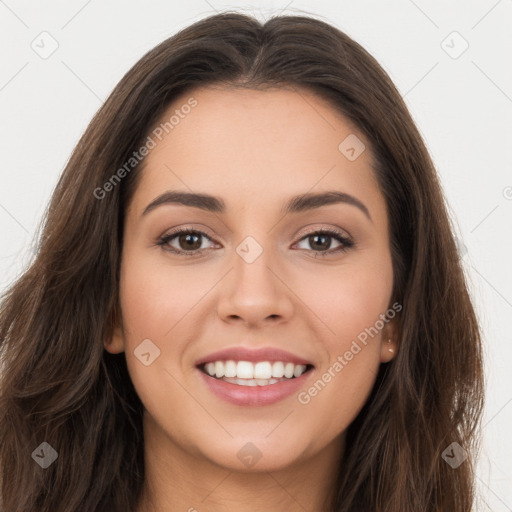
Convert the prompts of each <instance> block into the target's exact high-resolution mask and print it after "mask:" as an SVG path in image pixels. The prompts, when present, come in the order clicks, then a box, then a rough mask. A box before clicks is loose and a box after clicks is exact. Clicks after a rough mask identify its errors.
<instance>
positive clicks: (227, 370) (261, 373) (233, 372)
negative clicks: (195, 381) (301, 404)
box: [204, 360, 306, 386]
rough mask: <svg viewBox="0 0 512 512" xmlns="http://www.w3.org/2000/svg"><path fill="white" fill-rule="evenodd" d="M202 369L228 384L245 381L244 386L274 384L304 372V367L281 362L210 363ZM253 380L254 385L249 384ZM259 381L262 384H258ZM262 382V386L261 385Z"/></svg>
mask: <svg viewBox="0 0 512 512" xmlns="http://www.w3.org/2000/svg"><path fill="white" fill-rule="evenodd" d="M204 369H205V371H206V373H207V374H208V375H210V376H211V377H216V378H218V379H221V378H223V377H224V380H226V381H228V382H230V381H232V380H233V381H234V380H236V379H246V380H245V381H244V384H245V385H249V386H251V385H260V386H264V385H265V386H266V385H267V384H269V383H270V384H274V383H275V382H278V381H275V382H272V381H273V380H274V379H282V378H283V377H285V378H287V379H291V378H292V377H300V376H301V375H302V374H303V373H304V372H305V371H306V365H304V364H297V365H296V364H293V363H286V362H282V361H276V362H274V363H271V362H269V361H259V362H257V363H252V362H250V361H238V362H235V361H232V360H230V361H212V362H209V363H206V364H205V366H204ZM252 380H255V383H254V384H251V383H250V382H251V381H252ZM258 381H261V382H262V384H259V382H258ZM263 382H264V384H263Z"/></svg>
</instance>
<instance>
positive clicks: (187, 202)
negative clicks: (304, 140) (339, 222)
mask: <svg viewBox="0 0 512 512" xmlns="http://www.w3.org/2000/svg"><path fill="white" fill-rule="evenodd" d="M338 203H344V204H349V205H351V206H355V207H356V208H359V210H361V211H362V212H363V213H364V214H365V215H366V217H368V219H369V220H370V221H372V218H371V216H370V212H369V211H368V208H367V207H366V206H365V205H364V204H363V203H362V202H361V201H360V200H359V199H357V198H356V197H354V196H352V195H350V194H346V193H345V192H339V191H337V190H329V191H327V192H320V193H306V194H301V195H298V196H294V197H292V198H291V199H290V200H289V201H288V202H287V203H286V205H285V206H284V207H283V208H282V210H281V213H283V214H288V213H300V212H304V211H308V210H312V209H315V208H320V207H322V206H327V205H331V204H338ZM166 204H181V205H183V206H190V207H192V208H199V209H201V210H205V211H208V212H212V213H225V212H226V204H225V203H224V201H223V200H222V199H221V198H220V197H215V196H211V195H209V194H199V193H193V192H180V191H176V190H169V191H167V192H164V193H163V194H162V195H160V196H158V197H157V198H156V199H154V200H153V201H151V203H149V204H148V205H147V206H146V208H145V209H144V211H143V212H142V216H144V215H147V214H148V213H149V212H151V211H152V210H154V209H155V208H157V207H158V206H162V205H166ZM372 222H373V221H372Z"/></svg>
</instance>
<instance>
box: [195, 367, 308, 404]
mask: <svg viewBox="0 0 512 512" xmlns="http://www.w3.org/2000/svg"><path fill="white" fill-rule="evenodd" d="M197 371H198V372H199V373H200V374H201V376H202V378H203V379H204V382H205V383H206V385H207V386H208V388H209V389H210V391H211V392H212V393H214V394H215V395H217V396H218V397H219V398H222V399H223V400H225V401H227V402H230V403H232V404H235V405H250V406H258V405H270V404H274V403H276V402H279V401H280V400H284V399H285V398H287V397H288V396H290V395H292V394H294V393H297V392H298V391H299V389H300V388H301V387H302V386H303V385H304V383H305V381H306V379H308V378H309V376H310V375H311V374H312V373H313V369H311V370H308V371H307V372H305V373H303V374H302V375H301V376H300V377H296V378H294V379H289V380H283V381H281V382H276V383H275V384H268V385H267V386H239V385H238V384H232V383H231V382H226V381H223V380H221V379H216V378H215V377H210V376H209V375H207V374H206V373H204V372H202V371H201V370H199V369H198V370H197Z"/></svg>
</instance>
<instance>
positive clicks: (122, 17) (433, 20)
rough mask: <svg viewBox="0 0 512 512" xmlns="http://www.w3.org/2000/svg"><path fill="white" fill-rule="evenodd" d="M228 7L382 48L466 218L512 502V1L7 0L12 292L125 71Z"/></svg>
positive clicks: (492, 444) (494, 450) (489, 445)
mask: <svg viewBox="0 0 512 512" xmlns="http://www.w3.org/2000/svg"><path fill="white" fill-rule="evenodd" d="M226 9H235V10H238V11H241V12H245V13H250V14H254V15H256V16H257V17H258V18H259V19H261V20H264V19H265V18H268V17H269V16H270V15H272V14H278V13H282V14H299V15H301V14H306V15H313V16H314V17H318V18H320V19H323V20H324V21H327V22H329V23H331V24H333V25H335V26H336V27H338V28H340V29H341V30H343V31H344V32H346V33H347V34H348V35H349V36H351V37H352V38H354V39H355V40H356V41H357V42H359V43H360V44H362V45H363V46H364V47H365V48H366V49H367V50H368V51H369V52H370V53H371V54H372V55H374V56H375V57H376V58H377V60H378V61H379V62H380V64H381V65H382V66H383V67H384V69H385V70H386V71H387V72H388V73H389V75H390V76H391V78H392V80H393V81H394V82H395V84H396V85H397V87H398V89H399V90H400V92H401V93H402V95H403V96H404V97H405V100H406V102H407V104H408V106H409V109H410V111H411V114H412V115H413V117H414V119H415V121H416V123H417V125H418V127H419V129H420V131H421V133H422V134H423V137H424V138H425V141H426V143H427V146H428V148H429V150H430V152H431V155H432V157H433V159H434V162H435V164H436V166H437V169H438V172H439V175H440V177H441V180H442V184H443V188H444V191H445V194H446V196H447V199H448V202H449V204H450V207H451V212H452V215H453V218H454V219H455V221H456V223H457V225H458V226H459V228H458V233H457V236H458V237H459V239H460V242H461V246H460V247H461V253H462V254H463V263H464V266H465V268H466V270H467V275H468V279H469V282H470V284H471V290H472V294H473V297H474V301H475V304H476V306H477V309H478V314H479V317H480V320H481V322H482V327H483V330H484V336H485V351H486V358H487V360H486V365H487V368H486V373H487V385H488V393H487V405H486V412H485V417H484V420H483V425H484V429H483V434H484V437H483V443H482V448H483V449H482V454H481V458H480V461H479V467H478V484H479V486H480V493H481V496H482V500H481V501H482V503H481V504H480V506H479V508H478V510H492V511H493V512H505V511H512V439H511V433H512V428H511V427H512V385H511V384H512V368H511V367H512V336H511V334H510V327H509V321H510V319H511V318H512V275H511V274H512V273H511V271H510V265H511V262H512V243H511V235H512V230H511V226H512V222H511V220H512V165H511V162H512V144H511V142H512V137H511V135H512V65H511V62H512V59H511V55H512V0H499V1H497V0H485V1H480V2H475V1H452V2H449V3H447V2H441V1H435V2H432V1H431V2H427V1H426V0H415V1H412V0H392V1H387V2H379V1H377V0H372V1H369V0H367V1H358V2H356V1H355V0H352V1H350V2H349V1H338V2H334V1H320V2H314V3H313V2H310V3H304V2H301V1H299V0H295V1H292V2H289V0H285V1H274V2H272V1H267V2H260V3H259V4H255V3H253V4H250V3H248V2H238V3H234V4H233V3H231V4H228V3H223V2H221V1H214V0H208V1H206V0H194V1H187V2H172V3H171V2H169V1H167V2H166V1H164V0H160V1H153V2H151V3H149V2H134V1H131V2H127V1H124V2H123V1H121V0H116V1H108V2H107V1H100V0H89V1H87V0H72V1H55V0H51V1H50V0H49V1H46V2H44V4H43V3H39V2H28V1H23V0H17V1H16V0H5V1H3V0H0V44H1V48H2V65H1V69H0V115H1V118H2V123H1V125H0V145H1V166H0V290H3V289H4V288H5V287H6V286H7V284H9V283H10V282H12V281H13V279H14V278H15V277H16V276H17V275H19V273H20V271H21V270H22V268H23V267H24V265H26V264H27V262H28V261H29V260H30V258H31V255H32V252H31V247H32V244H33V240H34V236H35V235H36V229H37V227H38V223H39V222H40V219H41V216H42V214H43V212H44V209H45V207H46V204H47V202H48V200H49V198H50V195H51V192H52V190H53V187H54V186H55V184H56V182H57V178H58V176H59V175H60V173H61V172H62V170H63V168H64V166H65V164H66V162H67V159H68V158H69V156H70V153H71V150H72V148H73V147H74V146H75V144H76V143H77V142H78V139H79V138H80V136H81V134H82V133H83V131H84V130H85V128H86V126H87V124H88V122H89V121H90V120H91V118H92V116H93V114H94V113H95V112H96V110H97V109H98V108H99V107H100V106H101V104H102V102H103V101H104V100H105V99H106V97H107V96H108V94H109V93H110V92H111V90H112V89H113V87H114V86H115V85H116V83H117V82H118V81H119V80H120V78H121V77H122V75H123V74H124V73H125V72H126V71H127V70H128V69H129V68H130V67H131V66H132V65H133V64H134V63H135V62H136V61H137V60H138V59H139V58H140V57H142V55H143V54H144V53H145V52H146V51H148V50H149V49H151V48H152V47H153V46H155V45H156V44H158V43H160V42H161V41H163V40H164V39H166V38H167V37H169V36H171V35H173V34H174V33H175V32H176V31H177V30H179V29H181V28H184V27H185V26H187V25H189V24H191V23H192V22H194V21H197V20H198V19H200V18H203V17H205V16H207V15H210V14H213V13H215V11H224V10H226ZM43 31H47V32H48V33H49V34H51V38H53V39H55V40H56V41H57V43H58V48H57V50H56V51H55V52H54V53H53V54H52V55H51V56H49V57H48V58H46V59H43V58H41V57H40V56H39V55H38V54H37V53H36V52H35V51H34V50H33V49H32V47H31V44H33V45H37V44H39V46H42V44H43V43H41V42H40V41H41V38H42V37H46V38H47V39H46V40H45V48H49V47H50V46H49V45H50V42H51V41H50V39H48V37H49V36H40V34H41V32H43ZM454 31H456V32H458V33H459V34H460V36H462V38H463V39H464V40H466V41H467V43H468V44H469V47H468V48H467V50H466V51H464V53H462V54H461V55H460V56H458V57H457V58H452V57H451V56H450V55H449V54H448V53H447V52H446V51H445V50H447V51H450V52H451V53H452V55H455V54H457V53H459V52H460V50H461V49H463V46H462V45H463V44H464V43H463V40H462V39H460V38H459V37H458V36H457V35H455V36H454V35H453V34H452V33H453V32H454ZM447 37H448V39H446V38H447ZM33 41H34V43H33ZM443 41H445V42H444V43H443ZM450 47H451V49H450Z"/></svg>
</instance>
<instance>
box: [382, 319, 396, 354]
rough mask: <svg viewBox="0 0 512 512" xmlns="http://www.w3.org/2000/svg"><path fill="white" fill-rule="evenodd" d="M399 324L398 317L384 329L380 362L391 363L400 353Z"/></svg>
mask: <svg viewBox="0 0 512 512" xmlns="http://www.w3.org/2000/svg"><path fill="white" fill-rule="evenodd" d="M398 338H399V332H398V324H397V321H396V317H395V318H394V319H392V320H390V321H389V322H388V323H387V324H386V325H385V326H384V328H383V329H382V338H381V348H380V362H381V363H388V362H389V361H391V360H392V359H393V358H394V357H395V356H396V353H397V351H398Z"/></svg>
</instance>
